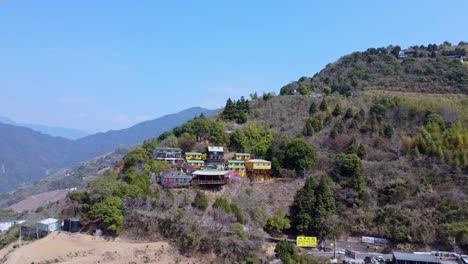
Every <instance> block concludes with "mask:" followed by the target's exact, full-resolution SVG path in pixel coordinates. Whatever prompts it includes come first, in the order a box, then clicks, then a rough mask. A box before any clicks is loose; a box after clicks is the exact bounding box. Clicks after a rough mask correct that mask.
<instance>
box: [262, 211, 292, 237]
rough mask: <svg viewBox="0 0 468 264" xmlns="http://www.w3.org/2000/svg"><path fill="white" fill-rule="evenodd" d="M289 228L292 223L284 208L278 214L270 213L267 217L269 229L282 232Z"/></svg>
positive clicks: (267, 227)
mask: <svg viewBox="0 0 468 264" xmlns="http://www.w3.org/2000/svg"><path fill="white" fill-rule="evenodd" d="M289 228H291V223H290V222H289V219H288V218H287V217H286V214H285V212H284V211H283V210H279V211H278V212H277V213H276V214H273V215H270V216H269V217H268V219H267V225H266V229H267V230H270V231H273V232H281V231H283V230H286V229H289Z"/></svg>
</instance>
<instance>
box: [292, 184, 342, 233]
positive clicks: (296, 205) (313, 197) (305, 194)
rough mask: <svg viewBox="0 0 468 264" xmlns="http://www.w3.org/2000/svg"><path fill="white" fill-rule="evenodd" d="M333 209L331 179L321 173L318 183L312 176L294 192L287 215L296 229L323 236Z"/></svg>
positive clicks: (334, 206)
mask: <svg viewBox="0 0 468 264" xmlns="http://www.w3.org/2000/svg"><path fill="white" fill-rule="evenodd" d="M335 210H336V205H335V198H334V191H333V185H332V181H331V179H330V177H328V175H322V176H321V177H320V181H319V184H318V185H317V184H316V183H315V181H314V179H313V178H308V179H307V180H306V182H305V185H304V187H303V188H302V189H300V190H298V191H297V192H296V195H295V196H294V201H293V203H292V205H291V206H290V208H289V215H290V218H291V224H292V227H293V228H294V229H296V231H298V232H300V233H305V234H318V235H320V236H321V238H323V237H325V236H326V234H325V230H326V228H325V223H326V220H327V219H328V218H329V217H331V216H332V215H334V214H335Z"/></svg>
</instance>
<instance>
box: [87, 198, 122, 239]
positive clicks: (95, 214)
mask: <svg viewBox="0 0 468 264" xmlns="http://www.w3.org/2000/svg"><path fill="white" fill-rule="evenodd" d="M89 216H90V217H91V218H94V219H99V220H100V221H101V222H102V223H103V224H104V226H105V227H106V229H107V230H109V231H112V232H116V231H119V230H120V229H121V228H122V225H123V214H122V200H121V199H120V198H119V197H116V196H111V197H107V198H106V199H105V200H104V201H103V202H101V203H96V204H95V205H94V206H93V207H92V208H91V210H90V211H89Z"/></svg>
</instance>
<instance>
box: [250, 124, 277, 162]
mask: <svg viewBox="0 0 468 264" xmlns="http://www.w3.org/2000/svg"><path fill="white" fill-rule="evenodd" d="M244 134H245V137H246V138H247V145H246V146H247V151H248V152H250V153H251V154H253V155H255V156H256V157H265V156H266V154H267V150H268V148H269V146H270V144H271V140H272V139H273V135H272V134H271V132H270V131H269V130H268V129H267V128H266V127H264V126H262V125H258V124H247V125H246V126H245V130H244Z"/></svg>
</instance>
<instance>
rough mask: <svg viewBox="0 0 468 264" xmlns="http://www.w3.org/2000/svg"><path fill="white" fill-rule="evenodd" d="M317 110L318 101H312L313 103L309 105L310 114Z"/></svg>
mask: <svg viewBox="0 0 468 264" xmlns="http://www.w3.org/2000/svg"><path fill="white" fill-rule="evenodd" d="M317 111H318V109H317V103H315V102H312V104H311V105H310V107H309V115H313V114H315V113H317Z"/></svg>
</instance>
